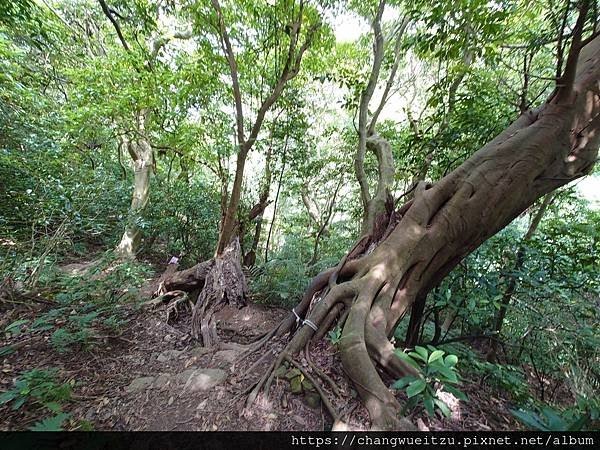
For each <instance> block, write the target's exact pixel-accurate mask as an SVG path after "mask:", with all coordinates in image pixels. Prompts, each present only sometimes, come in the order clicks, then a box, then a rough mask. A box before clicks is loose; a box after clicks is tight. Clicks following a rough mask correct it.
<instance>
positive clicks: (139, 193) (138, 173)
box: [115, 110, 153, 259]
mask: <svg viewBox="0 0 600 450" xmlns="http://www.w3.org/2000/svg"><path fill="white" fill-rule="evenodd" d="M147 114H148V112H147V111H146V110H143V111H141V112H140V114H139V115H138V131H139V135H140V136H138V137H137V139H135V140H130V141H127V142H126V147H127V150H128V151H129V154H130V156H131V159H132V160H133V167H134V184H133V194H132V197H131V206H130V207H129V214H128V218H127V222H128V224H127V226H126V228H125V231H124V233H123V236H122V237H121V240H120V242H119V244H118V245H117V247H116V249H115V252H116V253H117V254H118V255H119V256H121V257H122V258H127V259H133V258H135V255H136V252H137V250H138V248H139V246H140V242H141V240H142V230H141V229H140V227H139V225H138V224H137V221H138V220H139V218H140V214H141V213H142V211H143V210H144V208H145V207H146V205H147V204H148V199H149V198H150V178H151V176H152V165H153V155H152V147H151V146H150V143H149V142H148V140H147V139H146V137H145V135H144V133H145V124H146V119H147Z"/></svg>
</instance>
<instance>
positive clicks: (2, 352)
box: [0, 345, 15, 356]
mask: <svg viewBox="0 0 600 450" xmlns="http://www.w3.org/2000/svg"><path fill="white" fill-rule="evenodd" d="M14 352H15V349H14V348H13V347H12V346H11V345H7V346H6V347H2V348H0V356H8V355H11V354H13V353H14Z"/></svg>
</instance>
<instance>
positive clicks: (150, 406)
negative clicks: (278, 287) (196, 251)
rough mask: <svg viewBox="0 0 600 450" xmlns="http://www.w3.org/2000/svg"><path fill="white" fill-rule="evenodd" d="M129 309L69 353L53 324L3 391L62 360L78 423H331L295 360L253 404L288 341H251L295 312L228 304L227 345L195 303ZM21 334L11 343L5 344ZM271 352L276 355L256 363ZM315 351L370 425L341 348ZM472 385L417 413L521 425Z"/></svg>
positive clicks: (20, 358) (11, 362)
mask: <svg viewBox="0 0 600 450" xmlns="http://www.w3.org/2000/svg"><path fill="white" fill-rule="evenodd" d="M50 307H51V305H47V304H43V303H41V304H39V305H37V306H36V307H35V308H34V309H29V308H22V309H19V310H17V309H13V310H9V311H8V312H7V313H6V315H5V318H4V319H2V320H0V322H2V323H0V325H3V323H4V322H6V321H9V322H8V323H10V321H14V320H16V319H17V318H30V319H34V318H35V317H37V316H39V315H40V314H41V312H43V310H44V309H48V308H50ZM122 314H123V316H124V317H125V318H126V319H128V322H127V324H126V325H125V328H124V329H123V331H122V332H121V334H119V335H116V336H106V337H104V338H103V339H102V340H101V342H96V343H95V345H93V346H91V347H90V348H89V349H87V350H83V349H80V350H74V351H72V352H68V353H63V354H59V353H57V352H56V351H55V350H54V349H53V348H52V346H51V345H50V342H49V334H50V333H46V334H45V335H43V336H41V335H40V336H39V338H38V339H34V340H32V341H30V342H29V343H27V342H26V343H25V345H23V346H22V347H21V348H19V349H18V350H17V351H16V352H15V353H13V354H11V355H7V356H1V357H0V364H1V370H2V377H1V379H0V391H6V390H8V389H10V388H12V386H13V383H14V380H15V379H16V377H17V376H18V375H19V374H20V373H22V372H24V371H27V370H31V369H33V368H45V367H58V368H59V369H60V372H59V374H60V378H61V380H62V381H63V382H64V381H69V382H72V383H74V385H73V395H72V400H70V401H69V402H66V403H65V404H64V410H65V411H67V412H69V413H70V414H71V417H72V418H73V420H71V422H70V423H69V425H68V426H67V427H66V428H67V429H76V428H77V426H78V425H77V424H78V423H79V421H80V420H81V419H85V420H87V421H89V422H91V423H92V424H93V426H94V429H96V430H192V431H194V430H195V431H203V430H235V431H244V430H286V431H293V430H317V431H319V430H327V429H330V427H331V419H330V417H329V415H328V414H327V411H326V409H325V408H324V406H323V404H322V402H321V401H320V400H319V398H318V395H316V393H315V391H314V388H312V389H311V385H310V383H308V384H307V382H306V381H307V380H304V379H303V377H300V378H299V377H298V374H295V373H294V372H293V370H292V369H291V368H290V369H288V370H280V373H279V374H278V377H277V378H276V379H275V382H274V384H273V386H272V388H271V393H270V396H269V401H265V400H264V399H263V400H262V401H257V402H256V403H255V404H254V405H253V406H252V407H251V408H249V409H244V407H243V406H244V400H245V398H246V396H245V394H246V392H247V391H248V389H249V388H251V387H252V386H253V383H254V382H256V381H257V380H258V379H259V378H260V376H261V375H262V374H263V373H264V370H266V368H267V365H268V363H269V362H270V361H271V360H272V358H274V355H275V354H276V352H277V351H278V350H280V349H281V348H282V347H283V345H284V343H283V342H272V343H270V345H269V346H268V347H265V348H263V349H262V350H261V351H259V352H257V353H256V354H253V355H251V356H250V357H248V358H245V359H243V360H241V345H242V344H245V343H248V342H251V341H253V340H255V339H257V338H258V337H260V336H261V335H263V334H264V333H266V332H267V331H269V330H270V329H272V327H274V326H275V325H276V324H278V323H279V321H280V320H281V319H282V318H283V317H285V316H286V315H287V314H289V311H287V310H283V309H280V308H273V307H268V306H262V305H252V304H251V305H249V306H247V307H245V308H242V309H240V310H238V309H231V308H225V309H224V310H223V311H221V312H220V313H219V317H218V319H219V321H220V322H219V329H220V334H221V337H222V342H227V344H226V345H224V346H223V347H221V348H217V349H206V348H203V347H201V346H199V344H198V343H197V342H195V341H193V340H192V338H191V337H190V335H189V330H190V314H189V313H188V312H185V311H184V312H182V313H181V314H180V315H179V317H178V319H177V322H176V323H174V324H173V325H170V324H167V323H166V308H165V307H164V306H162V307H160V308H158V309H156V310H148V309H143V308H140V307H138V306H130V307H127V308H125V310H124V311H123V312H122ZM2 328H3V327H2ZM20 339H21V340H22V337H21V338H20ZM16 340H17V341H18V340H19V338H17V339H16ZM12 343H14V340H13V341H12V342H1V343H0V347H2V346H4V345H7V344H12ZM236 344H237V345H236ZM268 352H271V353H272V355H271V356H270V357H269V355H267V356H266V357H265V358H263V359H264V362H262V363H260V362H259V364H257V365H255V362H256V361H257V360H258V359H260V358H261V357H263V356H265V353H268ZM312 359H313V361H314V362H315V363H317V365H318V366H320V367H322V368H324V370H325V372H326V373H327V375H329V376H330V377H331V378H332V379H333V380H334V382H335V383H336V384H337V385H338V387H339V391H340V392H339V394H340V395H339V396H335V395H333V393H332V392H330V391H329V390H328V389H327V386H324V388H325V390H326V391H328V393H329V394H330V395H329V398H330V400H331V401H332V403H333V405H334V407H335V408H336V409H337V410H338V411H339V412H341V415H342V417H346V420H347V421H348V423H349V427H351V428H352V429H365V428H367V427H368V425H369V420H368V415H367V412H366V410H365V409H364V407H363V406H362V405H361V404H360V403H359V402H358V400H357V399H356V392H355V391H354V389H353V388H352V387H351V386H350V385H349V384H348V383H347V380H346V378H345V376H344V373H343V372H342V371H341V364H340V361H339V356H338V354H337V348H336V347H335V346H332V345H331V344H330V343H329V342H328V341H324V342H321V343H319V344H317V345H316V346H315V347H314V348H313V351H312ZM299 360H300V362H302V358H299ZM253 366H254V367H253ZM388 382H389V383H390V384H391V383H392V382H393V380H388ZM463 390H465V391H466V392H467V393H468V394H469V395H470V396H472V401H471V402H469V403H466V404H463V405H461V406H460V409H459V410H458V411H457V412H458V414H457V415H456V416H455V417H453V418H452V419H450V420H448V419H439V418H429V417H427V416H426V415H424V414H423V412H422V411H421V410H419V409H417V410H416V411H415V412H414V413H413V414H412V416H411V420H413V422H415V423H418V424H419V426H420V427H421V428H422V429H431V430H440V429H442V430H460V429H467V430H468V429H475V430H477V429H511V428H512V429H514V428H515V423H514V420H512V419H511V417H510V414H507V401H506V399H504V398H501V397H499V396H498V394H497V393H495V394H491V393H490V392H489V391H486V389H485V388H484V389H482V388H480V387H479V386H477V385H476V384H475V383H473V384H471V385H467V386H465V387H464V389H463ZM491 412H493V414H491ZM48 415H49V414H48V412H47V410H44V409H43V408H36V407H31V406H28V407H22V408H20V409H19V410H17V411H12V410H11V408H10V407H9V406H7V405H4V406H0V417H1V418H2V419H0V429H4V430H15V429H27V428H28V427H30V426H31V425H32V424H33V423H34V422H36V421H38V420H40V419H42V418H44V417H48ZM486 417H487V418H486ZM488 419H489V420H488Z"/></svg>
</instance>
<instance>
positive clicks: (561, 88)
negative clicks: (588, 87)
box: [556, 0, 590, 103]
mask: <svg viewBox="0 0 600 450" xmlns="http://www.w3.org/2000/svg"><path fill="white" fill-rule="evenodd" d="M589 7H590V1H589V0H583V3H582V5H581V8H580V9H579V16H578V17H577V22H576V23H575V28H573V38H572V40H571V48H570V49H569V54H568V55H567V61H566V64H565V70H564V72H563V74H562V76H561V77H560V80H559V81H558V83H557V87H558V93H557V95H556V102H557V103H562V102H565V101H568V100H569V99H570V97H571V95H572V94H573V87H574V84H575V75H576V73H577V61H578V59H579V53H580V52H581V49H582V48H583V45H582V34H583V28H584V25H585V20H586V17H587V13H588V10H589Z"/></svg>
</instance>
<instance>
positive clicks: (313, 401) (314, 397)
mask: <svg viewBox="0 0 600 450" xmlns="http://www.w3.org/2000/svg"><path fill="white" fill-rule="evenodd" d="M304 401H305V403H306V404H307V405H308V406H309V407H311V408H312V409H317V408H318V407H319V405H320V404H321V397H319V394H317V393H316V392H307V393H306V394H304Z"/></svg>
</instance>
